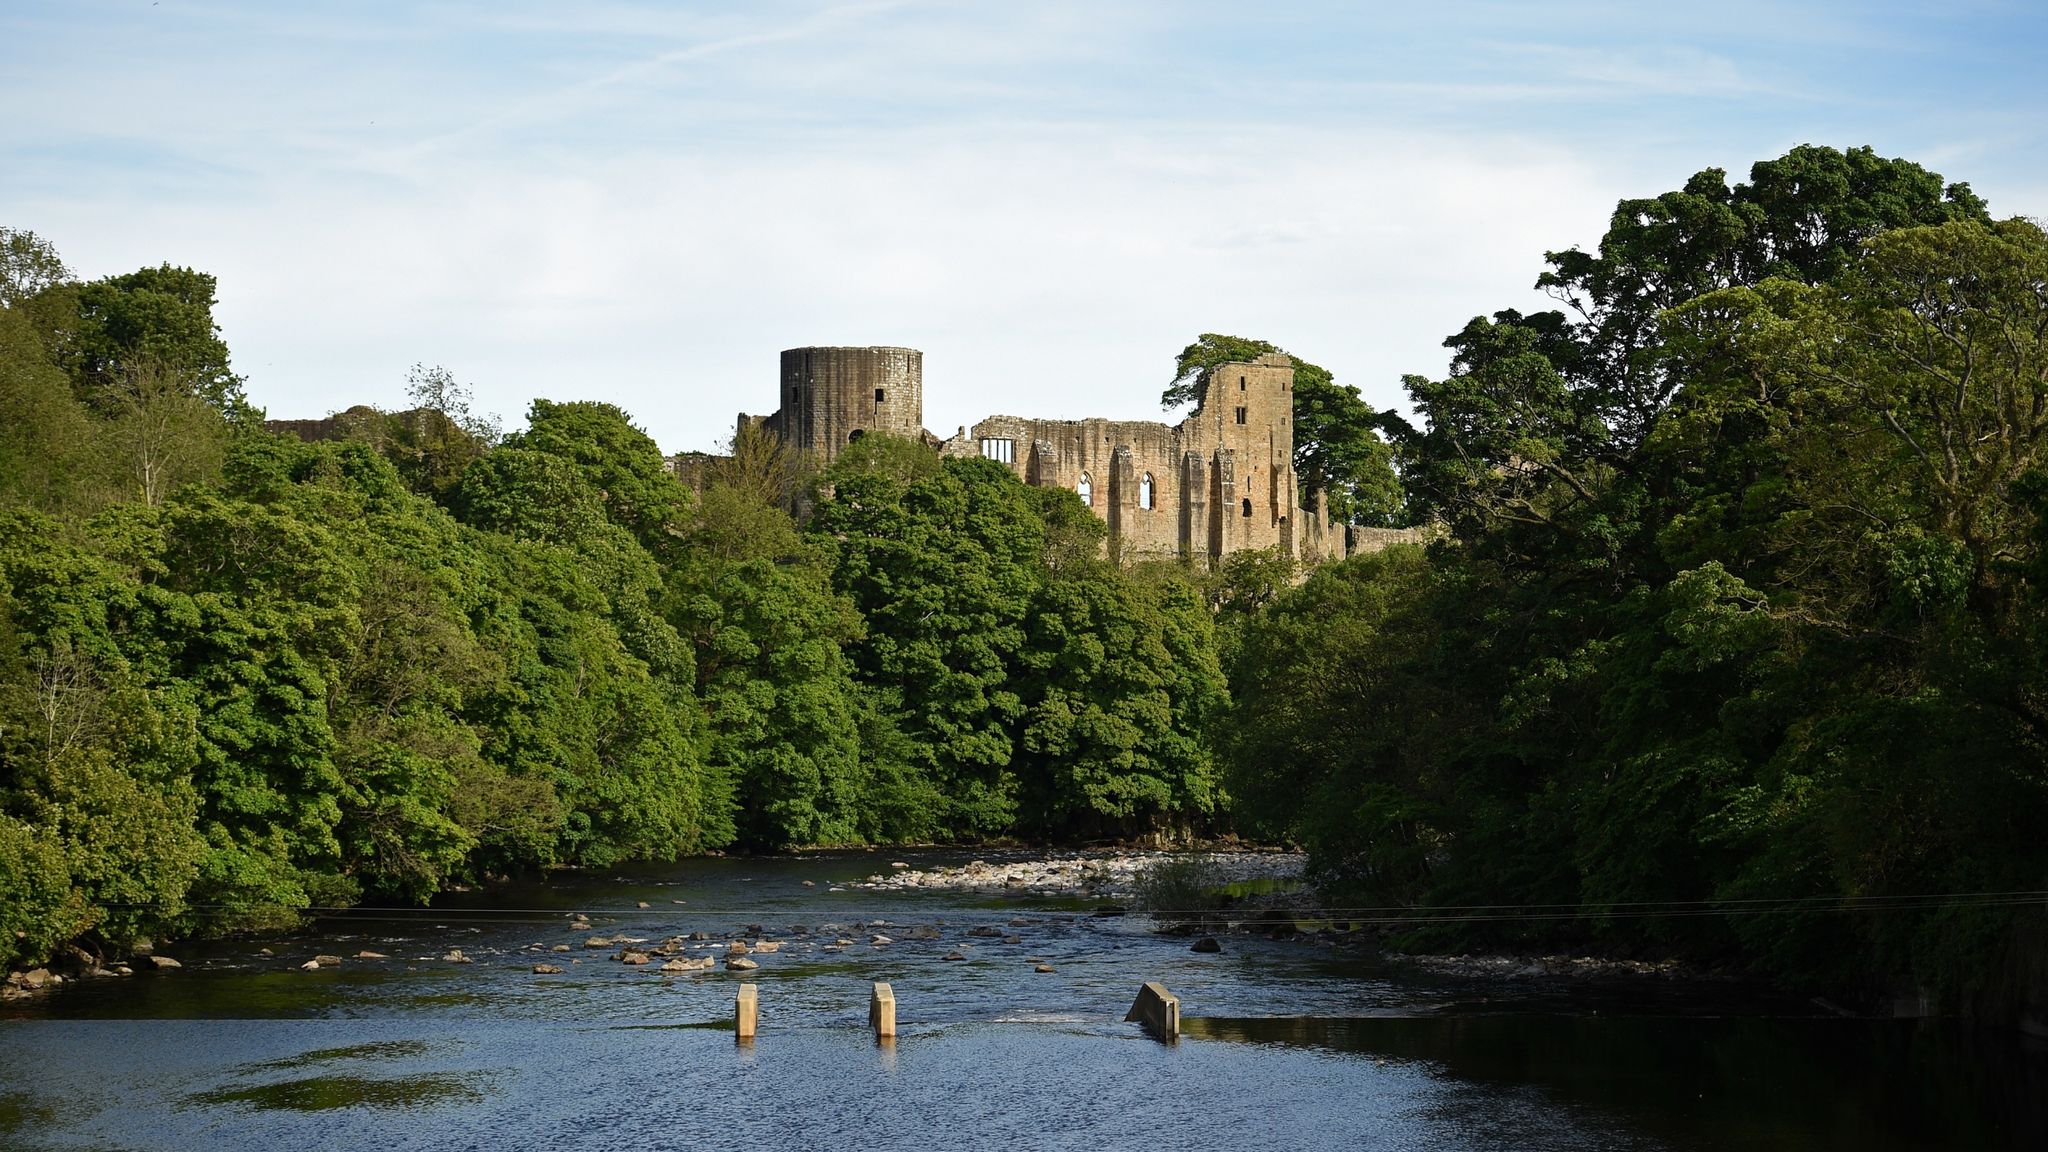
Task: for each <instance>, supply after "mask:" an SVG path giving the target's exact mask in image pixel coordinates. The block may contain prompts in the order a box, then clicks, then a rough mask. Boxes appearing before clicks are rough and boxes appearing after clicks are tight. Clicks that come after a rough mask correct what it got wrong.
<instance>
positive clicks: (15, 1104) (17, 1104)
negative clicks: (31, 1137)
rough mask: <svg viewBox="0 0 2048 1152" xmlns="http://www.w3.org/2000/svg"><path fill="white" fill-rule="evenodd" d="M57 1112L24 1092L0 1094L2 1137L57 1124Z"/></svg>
mask: <svg viewBox="0 0 2048 1152" xmlns="http://www.w3.org/2000/svg"><path fill="white" fill-rule="evenodd" d="M56 1119H57V1110H56V1109H55V1108H53V1107H51V1106H50V1105H49V1104H46V1103H44V1102H43V1101H41V1100H38V1099H36V1098H35V1097H33V1096H30V1095H28V1094H27V1093H24V1092H0V1136H12V1135H15V1134H16V1133H19V1132H33V1131H35V1130H37V1129H39V1128H47V1127H49V1126H50V1125H51V1124H53V1123H55V1122H56Z"/></svg>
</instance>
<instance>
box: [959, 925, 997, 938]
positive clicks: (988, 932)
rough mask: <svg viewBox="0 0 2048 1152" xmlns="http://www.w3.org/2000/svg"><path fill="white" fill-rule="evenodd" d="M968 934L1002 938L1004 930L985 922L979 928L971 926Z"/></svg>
mask: <svg viewBox="0 0 2048 1152" xmlns="http://www.w3.org/2000/svg"><path fill="white" fill-rule="evenodd" d="M967 934H968V935H969V936H988V937H992V938H1000V937H1001V936H1002V934H1003V930H1002V929H1001V928H991V927H989V926H988V925H986V924H983V925H982V926H981V927H979V928H969V929H968V930H967Z"/></svg>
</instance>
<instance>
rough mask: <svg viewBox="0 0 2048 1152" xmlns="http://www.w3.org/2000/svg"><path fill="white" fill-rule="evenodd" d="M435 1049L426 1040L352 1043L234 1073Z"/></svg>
mask: <svg viewBox="0 0 2048 1152" xmlns="http://www.w3.org/2000/svg"><path fill="white" fill-rule="evenodd" d="M432 1047H433V1045H431V1044H429V1043H427V1042H426V1041H424V1040H380V1041H375V1042H373V1043H369V1044H350V1045H347V1046H346V1047H342V1048H315V1049H314V1050H312V1051H311V1052H301V1053H299V1054H298V1055H296V1056H287V1057H285V1058H284V1059H282V1060H260V1061H257V1062H256V1063H254V1064H243V1065H240V1066H238V1067H237V1068H236V1069H235V1071H236V1072H237V1073H241V1074H244V1075H246V1074H248V1073H251V1072H271V1071H285V1070H288V1069H292V1068H305V1067H308V1066H309V1065H313V1064H327V1063H331V1062H333V1061H336V1060H405V1059H409V1058H411V1057H414V1056H422V1055H425V1054H426V1052H427V1050H428V1049H430V1048H432Z"/></svg>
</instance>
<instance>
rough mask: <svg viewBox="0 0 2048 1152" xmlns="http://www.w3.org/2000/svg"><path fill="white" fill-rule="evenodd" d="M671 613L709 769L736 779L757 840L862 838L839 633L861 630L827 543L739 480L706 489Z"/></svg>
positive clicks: (742, 815) (671, 581)
mask: <svg viewBox="0 0 2048 1152" xmlns="http://www.w3.org/2000/svg"><path fill="white" fill-rule="evenodd" d="M683 555H684V559H683V561H682V562H681V563H680V564H678V565H677V566H676V567H675V568H673V569H671V570H670V572H669V575H668V598H667V604H668V616H669V619H670V620H671V621H672V622H673V623H674V624H675V627H676V629H677V630H678V631H679V632H680V633H681V634H682V635H683V636H684V637H685V638H686V639H687V640H688V641H689V642H690V643H691V644H692V646H693V648H694V651H695V656H696V669H697V691H698V694H699V695H700V697H701V698H702V699H703V701H704V707H705V711H706V713H707V714H708V717H709V723H710V729H711V734H712V735H711V744H710V751H709V762H710V765H711V770H712V771H713V772H714V773H717V774H719V775H720V776H721V777H722V778H724V779H728V780H731V781H733V782H734V785H735V787H736V791H737V795H736V803H737V809H738V812H737V815H736V824H737V834H738V837H739V840H740V842H741V843H743V844H746V845H748V846H752V847H765V848H787V847H791V846H795V845H804V844H843V843H851V842H855V841H858V840H861V839H862V838H863V829H862V827H861V823H862V822H861V813H862V810H863V807H864V802H865V792H866V781H867V772H866V770H865V768H864V765H863V764H862V757H861V752H862V748H861V732H860V725H859V709H858V704H857V700H856V697H857V689H856V686H855V684H854V681H853V676H852V668H851V665H850V664H849V663H848V662H847V660H846V657H845V654H844V646H845V645H846V644H848V643H850V642H852V641H853V640H854V639H856V638H857V637H858V636H859V635H860V618H859V616H858V615H857V614H856V613H855V612H854V610H853V606H852V605H851V604H849V603H848V602H847V601H846V600H845V599H844V598H843V597H841V596H839V595H838V594H837V593H835V592H834V591H833V589H832V586H831V572H830V569H829V568H828V567H827V565H826V563H825V556H824V554H823V553H822V551H820V550H818V549H817V548H816V547H815V546H813V545H811V544H809V543H808V542H806V541H805V540H803V538H802V537H800V536H799V535H798V533H797V530H796V525H795V523H794V522H793V521H791V520H790V518H789V516H788V514H787V513H785V512H783V511H782V510H781V509H779V508H774V507H771V506H768V505H765V504H762V503H759V502H757V500H756V499H755V498H754V496H753V495H752V494H751V493H749V492H748V491H746V490H743V489H740V488H731V487H714V488H711V489H710V490H709V491H707V492H706V493H705V496H704V499H703V503H702V505H701V507H700V509H699V514H698V517H697V520H696V523H695V524H694V525H693V526H692V529H691V532H690V536H689V538H688V540H687V541H686V548H685V551H684V553H683Z"/></svg>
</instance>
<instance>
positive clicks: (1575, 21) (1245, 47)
mask: <svg viewBox="0 0 2048 1152" xmlns="http://www.w3.org/2000/svg"><path fill="white" fill-rule="evenodd" d="M2044 49H2048V5H2041V4H2038V3H2027V2H2017V0H2015V2H1972V0H1945V2H1941V3H1925V4H1899V3H1885V2H1881V0H1878V2H1868V3H1807V2H1794V0H1783V2H1772V3H1748V2H1744V0H1724V2H1720V3H1715V4H1677V3H1660V2H1650V0H1638V2H1633V3H1590V2H1569V0H1553V2H1549V3H1526V2H1513V3H1507V2H1503V3H1467V2H1460V0H1437V2H1435V3H1415V2H1412V0H1411V2H1404V3H1287V2H1284V0H1265V2H1262V3H1258V4H1249V3H1236V4H1224V3H1206V2H1202V0H1182V2H1158V3H1150V2H1117V0H1091V2H1085V3H1060V2H1047V3H1029V2H1023V0H1012V2H1010V3H1000V4H998V3H965V2H952V3H949V2H927V3H919V2H913V0H902V2H890V0H878V2H871V3H831V2H780V0H762V2H753V3H672V4H656V3H611V2H606V0H596V2H592V3H581V4H574V5H568V4H540V3H518V2H509V0H492V2H483V3H456V2H444V3H430V4H411V3H372V2H362V3H347V4H319V3H292V4H277V3H229V2H217V3H187V2H184V0H155V2H151V0H121V2H118V3H97V2H91V0H72V2H63V3H39V2H34V0H9V2H8V3H7V4H5V5H4V6H0V106H4V107H5V108H6V109H7V110H8V114H6V115H5V116H0V225H4V226H8V227H13V228H19V229H26V230H28V231H32V232H35V233H36V234H38V235H40V236H42V237H43V238H45V239H47V240H50V241H51V242H53V243H54V244H55V245H56V246H57V248H58V250H59V252H60V253H61V254H62V255H63V256H64V258H65V259H66V261H67V262H68V263H69V264H70V266H71V267H72V268H73V269H74V271H75V272H76V273H77V274H78V275H80V276H82V277H86V278H92V277H98V276H108V275H115V274H118V273H122V272H127V271H132V270H133V269H135V268H138V267H143V266H146V265H155V264H159V263H163V262H169V263H171V264H175V265H183V266H188V267H193V268H197V269H200V270H202V271H205V272H208V273H211V274H213V275H215V276H217V277H218V278H219V282H220V295H219V304H218V306H217V308H216V311H215V315H216V317H217V319H218V320H219V323H220V326H221V329H222V334H223V336H224V337H225V339H226V340H227V343H228V346H229V348H230V349H231V351H232V354H233V357H234V365H235V367H236V369H237V370H238V371H239V372H241V373H242V374H243V375H244V376H246V378H247V388H248V393H249V396H250V398H251V399H252V400H253V401H254V402H255V403H256V404H257V405H259V406H261V407H263V408H265V409H266V410H267V411H268V413H269V414H270V415H271V416H273V417H277V418H296V417H307V416H320V415H324V414H326V413H328V412H332V411H336V410H338V409H341V408H345V407H348V406H350V405H352V404H357V403H369V404H376V405H379V406H382V407H399V406H403V404H404V400H405V381H406V374H407V371H408V368H409V367H410V366H411V365H414V364H427V365H440V366H445V367H446V368H448V369H449V370H450V371H451V372H452V373H453V374H454V375H455V377H456V378H457V379H458V380H460V381H462V382H464V383H466V384H468V385H469V386H470V387H471V388H472V389H473V390H474V393H475V396H476V407H477V408H479V409H481V410H484V411H493V412H497V413H500V414H502V415H503V416H504V417H505V419H506V423H507V425H508V426H509V427H515V428H516V427H517V426H519V424H520V423H521V416H522V414H523V413H524V411H525V409H526V406H527V404H528V402H529V401H530V400H531V399H533V398H534V397H547V398H550V399H556V400H573V399H595V400H606V401H610V402H613V403H616V404H618V405H619V406H620V407H622V408H624V409H625V410H626V411H627V412H629V413H630V414H632V416H633V417H634V419H635V421H636V422H637V423H638V424H639V425H640V426H641V427H643V428H645V429H646V430H647V431H648V432H649V433H651V434H652V435H653V436H654V438H655V439H656V441H657V442H658V443H660V444H661V446H662V447H663V448H664V449H665V450H667V451H671V452H673V451H682V450H705V449H711V448H714V447H715V446H716V445H717V444H718V442H719V441H721V440H722V439H724V438H726V437H728V436H730V435H731V432H732V427H733V423H734V418H735V415H736V414H737V413H739V412H742V411H746V412H754V413H765V412H768V411H771V410H773V408H774V407H775V403H776V374H777V363H778V353H779V351H780V350H782V349H784V348H791V347H800V346H804V345H827V344H858V345H865V344H888V345H904V346H909V347H914V348H918V349H921V350H922V351H923V352H924V366H925V423H926V426H927V427H929V428H931V429H932V430H933V431H935V432H938V433H940V434H941V435H950V434H951V433H952V432H953V431H954V430H955V429H956V428H957V427H959V426H961V425H970V424H972V423H974V422H975V421H977V420H979V419H981V418H983V417H985V416H987V415H990V414H994V413H1006V414H1013V415H1020V416H1031V417H1047V418H1079V417H1085V416H1108V417H1115V418H1122V419H1159V418H1162V414H1161V411H1160V408H1159V403H1158V397H1159V392H1160V390H1161V389H1162V388H1163V387H1164V386H1165V385H1166V383H1167V382H1168V378H1169V377H1171V375H1172V371H1173V359H1174V355H1175V354H1176V353H1177V352H1178V351H1179V350H1180V348H1181V347H1182V346H1183V345H1185V344H1187V343H1188V342H1190V341H1191V340H1193V339H1194V338H1195V337H1196V336H1197V335H1199V334H1200V333H1203V332H1224V333H1230V334H1235V335H1242V336H1251V337H1257V338H1261V339H1265V340H1269V341H1272V342H1273V343H1275V344H1277V345H1279V346H1281V347H1284V348H1287V349H1289V350H1290V351H1293V352H1295V353H1297V354H1299V355H1301V356H1303V357H1304V358H1306V359H1309V360H1312V361H1315V362H1316V363H1319V364H1321V365H1323V366H1325V367H1327V368H1329V369H1331V370H1332V371H1333V372H1334V373H1335V374H1336V377H1337V379H1338V381H1339V382H1341V383H1347V384H1352V385H1355V386H1357V387H1358V388H1359V390H1360V391H1361V393H1362V394H1363V395H1364V396H1365V398H1366V400H1367V401H1368V402H1370V403H1371V404H1373V405H1374V406H1375V407H1399V406H1401V404H1402V402H1403V392H1402V390H1401V385H1400V381H1401V377H1402V375H1403V374H1404V373H1417V374H1423V375H1440V374H1441V373H1442V372H1443V371H1444V368H1445V364H1446V352H1445V350H1444V349H1443V348H1442V346H1441V344H1442V340H1443V338H1444V337H1445V336H1446V335H1448V334H1450V333H1452V332H1454V331H1456V330H1457V329H1459V328H1460V327H1462V326H1463V325H1464V323H1465V322H1466V321H1467V320H1468V319H1470V318H1471V317H1472V316H1474V315H1478V314H1482V313H1489V312H1493V311H1495V310H1498V309H1501V308H1509V307H1513V308H1522V309H1525V310H1526V309H1529V308H1532V307H1543V306H1546V304H1547V303H1548V302H1547V301H1546V300H1545V299H1544V297H1542V296H1541V295H1540V294H1538V293H1537V292H1535V291H1534V289H1533V287H1532V286H1533V284H1534V281H1535V278H1536V276H1537V274H1538V273H1539V272H1540V271H1541V270H1542V267H1543V254H1544V253H1545V252H1546V251H1550V250H1557V249H1563V248H1568V247H1572V246H1575V245H1576V246H1580V247H1588V248H1590V247H1592V246H1593V245H1595V244H1597V243H1598V240H1599V237H1600V234H1601V232H1602V230H1603V228H1604V225H1605V222H1606V219H1607V216H1608V214H1609V213H1610V212H1612V210H1613V207H1614V204H1615V202H1616V201H1617V200H1620V199H1622V198H1624V197H1636V196H1650V195H1655V194H1657V193H1659V192H1663V191H1667V190H1669V189H1672V188H1676V187H1678V186H1680V185H1681V184H1682V183H1683V182H1684V181H1685V179H1686V178H1687V177H1688V176H1689V175H1690V174H1692V173H1693V172H1696V171H1699V170H1701V169H1704V168H1721V169H1725V170H1727V171H1728V172H1729V173H1730V174H1731V179H1740V178H1741V177H1742V176H1743V175H1744V174H1745V173H1746V172H1747V170H1748V166H1749V165H1750V164H1751V163H1753V162H1755V161H1757V160H1762V159H1768V158H1771V157H1775V156H1778V155H1781V154H1783V153H1784V152H1785V151H1786V150H1787V149H1789V148H1791V147H1793V146H1795V145H1798V144H1802V143H1815V144H1828V145H1833V146H1836V147H1852V146H1858V145H1866V144H1867V145H1870V146H1872V147H1875V148H1876V149H1877V150H1878V151H1879V152H1880V153H1882V154H1885V155H1890V156H1903V157H1906V158H1908V159H1912V160H1915V161H1918V162H1920V163H1922V164H1924V165H1926V166H1928V167H1930V168H1933V169H1935V170H1936V171H1939V172H1941V173H1942V174H1943V175H1944V176H1946V177H1947V178H1949V179H1951V180H1963V181H1968V182H1969V183H1970V184H1971V186H1972V187H1973V188H1975V189H1976V191H1977V192H1978V193H1979V194H1980V195H1983V196H1984V197H1986V198H1987V199H1988V200H1989V201H1990V203H1991V207H1992V210H1993V212H1994V213H1996V214H1998V215H2001V216H2007V215H2025V216H2034V217H2040V216H2044V215H2048V147H2044V143H2048V140H2044V136H2048V115H2044V112H2048V107H2044V105H2048V98H2044V95H2043V91H2044V89H2043V86H2042V83H2041V80H2042V65H2041V63H2040V61H2041V59H2042V55H2043V50H2044Z"/></svg>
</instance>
